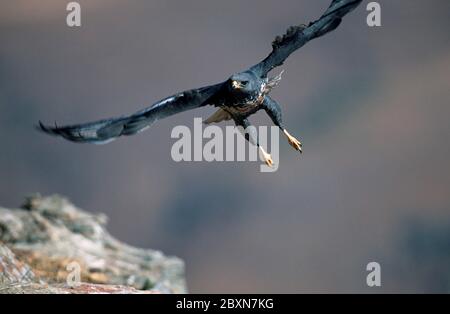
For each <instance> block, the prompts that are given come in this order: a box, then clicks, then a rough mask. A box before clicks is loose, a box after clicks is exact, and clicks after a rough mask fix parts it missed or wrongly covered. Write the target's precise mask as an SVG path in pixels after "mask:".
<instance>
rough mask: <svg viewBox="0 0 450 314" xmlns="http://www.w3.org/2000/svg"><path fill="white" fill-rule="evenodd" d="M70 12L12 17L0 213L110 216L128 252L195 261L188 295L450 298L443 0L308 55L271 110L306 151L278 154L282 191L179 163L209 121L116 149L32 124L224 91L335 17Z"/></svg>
mask: <svg viewBox="0 0 450 314" xmlns="http://www.w3.org/2000/svg"><path fill="white" fill-rule="evenodd" d="M67 2H68V1H60V0H39V1H38V0H15V1H3V2H2V4H1V5H0V7H1V9H0V39H1V45H0V150H1V151H0V175H1V178H2V179H1V181H0V205H1V206H18V205H19V204H20V203H21V202H22V200H23V197H24V196H25V195H27V194H29V193H32V192H40V193H42V194H52V193H60V194H63V195H66V196H68V197H69V198H70V199H71V200H72V201H74V202H75V203H76V204H77V205H79V206H80V207H82V208H85V209H88V210H91V211H101V212H104V213H106V214H108V216H109V217H110V224H109V229H110V231H111V232H112V233H113V234H114V235H115V236H117V237H118V238H120V239H122V240H124V241H126V242H129V243H131V244H134V245H139V246H142V247H151V248H159V249H161V250H163V251H164V252H165V253H168V254H173V255H177V256H180V257H182V258H183V259H184V260H185V261H186V272H187V280H188V286H189V289H190V291H191V292H198V293H201V292H232V293H238V292H289V293H293V292H363V293H372V292H449V291H450V269H449V265H450V193H449V192H450V165H449V160H450V146H449V144H450V143H449V135H450V124H449V121H448V120H449V116H450V106H449V102H450V36H449V28H450V16H449V12H450V2H449V1H447V0H433V1H420V0H408V1H406V0H402V1H380V3H381V5H382V27H379V28H369V27H368V26H367V25H366V16H367V12H366V10H365V6H366V4H367V2H364V3H363V4H362V5H361V6H360V7H359V8H358V9H357V10H356V11H355V12H353V13H352V14H350V15H349V16H348V17H346V18H345V20H344V22H343V24H342V25H341V27H339V29H338V30H337V31H335V32H333V33H332V34H330V35H327V36H326V37H323V38H321V39H318V40H315V41H313V42H311V43H309V44H308V45H307V46H306V47H304V48H303V49H301V50H300V51H298V52H297V53H295V54H294V55H293V56H292V57H291V58H290V59H289V60H288V62H286V64H285V66H284V69H285V70H286V72H285V74H284V77H283V81H282V83H281V85H280V86H279V87H278V88H277V89H276V90H275V91H274V92H273V93H272V96H273V97H274V98H275V99H276V100H278V101H279V102H280V103H281V104H282V106H283V111H284V120H285V121H286V124H287V126H288V127H289V128H288V129H289V130H290V131H291V133H293V134H295V135H299V136H300V137H301V138H302V140H303V142H304V150H305V153H304V154H303V156H302V157H301V158H299V155H298V154H297V153H295V152H294V151H293V150H292V149H291V148H290V147H289V145H288V144H287V143H286V142H285V141H284V139H282V140H281V142H280V143H281V152H280V154H281V161H280V167H279V170H278V171H277V172H275V173H272V174H267V173H260V172H259V164H256V163H207V162H200V163H186V162H184V163H183V162H182V163H176V162H174V161H172V159H171V158H170V149H171V145H172V144H173V143H174V140H173V139H171V138H170V132H171V129H172V128H173V127H174V126H176V125H179V124H186V125H192V118H193V117H198V116H203V117H206V116H207V115H208V114H210V113H211V112H212V111H213V109H211V108H210V109H202V110H196V111H193V112H187V113H183V114H180V115H177V116H173V117H171V118H169V119H166V120H163V121H160V122H158V124H157V125H154V126H153V127H152V128H151V129H150V130H149V131H147V132H145V133H142V134H140V135H138V136H135V137H130V138H126V139H120V140H118V141H116V142H113V143H112V144H109V145H105V146H94V145H92V146H91V145H79V144H73V143H69V142H65V141H62V140H59V139H55V138H51V137H47V136H45V135H43V134H40V133H38V132H37V131H35V129H34V128H33V126H34V125H35V124H36V123H37V121H38V120H43V121H45V122H47V123H53V121H54V120H56V121H58V123H60V124H64V123H74V122H85V121H90V120H94V119H98V118H105V117H110V116H115V115H122V114H125V113H132V112H133V111H135V110H138V109H141V108H142V107H144V106H147V105H150V104H152V103H153V102H155V101H157V100H159V99H161V98H163V97H165V96H169V95H171V94H173V93H175V92H178V91H181V90H185V89H189V88H193V87H199V86H203V85H207V84H210V83H215V82H219V81H222V80H223V79H225V78H227V77H228V76H229V75H230V74H232V73H233V72H237V71H240V70H242V69H244V68H246V67H248V66H250V65H253V64H254V63H256V62H257V61H259V60H260V59H262V58H263V57H265V56H266V55H267V53H268V52H269V51H270V42H271V40H272V39H273V38H274V37H275V35H278V34H281V33H283V32H284V31H285V29H286V28H287V27H288V26H289V25H292V24H298V23H303V22H308V21H310V20H312V19H315V18H317V17H318V16H319V15H320V14H321V13H322V12H323V10H324V9H325V8H326V7H327V5H328V4H329V2H330V1H329V0H320V1H313V0H302V1H300V0H282V1H269V0H263V1H262V0H245V1H238V0H226V1H218V0H216V1H207V0H189V1H181V0H178V1H174V0H152V1H137V0H136V1H135V0H132V1H126V2H125V1H112V0H108V1H106V0H96V1H87V0H82V1H79V2H80V4H81V8H82V26H81V27H80V28H69V27H67V26H66V24H65V19H66V14H67V12H66V11H65V7H66V4H67ZM253 121H255V122H256V124H269V123H270V121H269V119H268V118H267V117H266V116H265V115H264V114H263V113H259V114H258V115H257V116H256V117H255V118H253ZM371 261H377V262H379V263H380V264H381V267H382V287H381V288H368V287H367V286H366V274H367V272H366V270H365V267H366V265H367V263H369V262H371Z"/></svg>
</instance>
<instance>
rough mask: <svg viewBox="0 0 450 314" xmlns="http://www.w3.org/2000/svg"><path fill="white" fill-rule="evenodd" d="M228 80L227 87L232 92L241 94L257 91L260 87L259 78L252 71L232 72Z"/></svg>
mask: <svg viewBox="0 0 450 314" xmlns="http://www.w3.org/2000/svg"><path fill="white" fill-rule="evenodd" d="M228 81H229V87H230V89H231V91H233V92H239V93H243V94H247V93H252V92H254V91H259V90H260V88H261V82H260V81H261V80H259V79H258V77H257V76H256V75H255V74H253V73H252V72H248V71H247V72H241V73H237V74H233V75H232V76H231V77H230V79H229V80H228Z"/></svg>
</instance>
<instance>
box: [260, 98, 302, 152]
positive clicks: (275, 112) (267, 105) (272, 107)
mask: <svg viewBox="0 0 450 314" xmlns="http://www.w3.org/2000/svg"><path fill="white" fill-rule="evenodd" d="M262 108H264V110H265V111H266V112H267V114H268V115H269V117H270V118H271V119H272V121H273V123H274V124H275V125H276V126H278V127H279V128H280V129H281V130H282V131H283V133H284V135H285V136H286V137H287V140H288V142H289V145H291V146H292V147H293V148H294V149H295V150H297V151H299V152H300V153H302V152H303V151H302V143H301V142H300V141H299V140H297V139H296V138H295V137H293V136H292V135H291V134H289V132H288V131H287V130H286V129H285V128H284V126H283V123H282V119H281V108H280V105H279V104H278V103H277V102H276V101H275V100H273V99H272V98H270V97H269V96H266V97H265V98H264V102H263V104H262Z"/></svg>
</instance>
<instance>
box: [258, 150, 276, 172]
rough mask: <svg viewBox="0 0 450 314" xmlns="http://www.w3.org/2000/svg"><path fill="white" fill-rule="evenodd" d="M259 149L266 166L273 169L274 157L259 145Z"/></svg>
mask: <svg viewBox="0 0 450 314" xmlns="http://www.w3.org/2000/svg"><path fill="white" fill-rule="evenodd" d="M258 148H259V151H260V152H261V155H262V157H263V159H264V162H265V163H266V165H268V166H269V167H273V160H272V156H270V154H269V153H267V152H266V151H265V150H264V148H263V147H262V146H261V145H258Z"/></svg>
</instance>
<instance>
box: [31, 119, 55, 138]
mask: <svg viewBox="0 0 450 314" xmlns="http://www.w3.org/2000/svg"><path fill="white" fill-rule="evenodd" d="M35 128H36V129H37V130H38V131H41V132H44V133H47V134H52V135H54V134H55V130H54V129H53V128H51V127H49V126H46V125H45V124H44V123H43V122H42V121H41V120H39V121H38V124H37V125H35Z"/></svg>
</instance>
